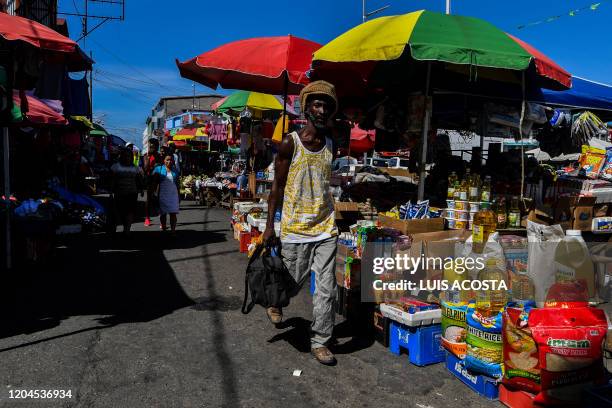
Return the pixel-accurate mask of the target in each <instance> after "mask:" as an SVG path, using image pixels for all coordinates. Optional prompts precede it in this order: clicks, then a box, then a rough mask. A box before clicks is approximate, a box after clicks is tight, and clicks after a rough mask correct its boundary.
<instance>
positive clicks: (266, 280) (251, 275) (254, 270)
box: [242, 244, 298, 314]
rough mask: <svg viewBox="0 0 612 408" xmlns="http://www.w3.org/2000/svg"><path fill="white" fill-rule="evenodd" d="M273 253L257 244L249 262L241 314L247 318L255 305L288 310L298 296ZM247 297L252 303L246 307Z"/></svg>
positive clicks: (291, 278) (278, 257) (283, 266)
mask: <svg viewBox="0 0 612 408" xmlns="http://www.w3.org/2000/svg"><path fill="white" fill-rule="evenodd" d="M274 249H275V248H266V247H265V246H264V245H263V244H259V245H257V248H255V252H253V255H252V256H251V259H249V264H248V266H247V269H246V276H245V278H244V301H243V303H242V313H244V314H248V313H249V312H250V311H251V310H252V309H253V306H255V305H261V306H263V307H265V308H269V307H286V306H289V300H290V299H291V297H293V296H295V294H296V292H297V289H298V285H297V283H296V282H295V279H293V277H292V276H291V275H290V274H289V271H288V270H287V268H286V267H285V265H284V264H283V260H282V259H281V257H280V256H278V255H277V254H275V253H274ZM276 253H278V251H276ZM249 293H250V294H251V302H250V303H249V304H248V305H247V300H248V297H249Z"/></svg>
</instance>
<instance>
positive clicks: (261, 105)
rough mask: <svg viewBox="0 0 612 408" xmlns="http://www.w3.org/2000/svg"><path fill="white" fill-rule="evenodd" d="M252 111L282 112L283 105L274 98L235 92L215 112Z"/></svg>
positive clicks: (247, 92) (266, 95)
mask: <svg viewBox="0 0 612 408" xmlns="http://www.w3.org/2000/svg"><path fill="white" fill-rule="evenodd" d="M246 108H249V109H252V110H278V111H282V110H283V104H282V103H281V102H280V101H279V100H278V99H277V98H276V97H275V96H274V95H268V94H263V93H259V92H249V91H237V92H234V93H233V94H231V95H229V96H228V97H227V98H226V99H225V101H223V103H222V104H221V105H219V107H218V108H217V110H218V111H219V112H227V111H234V112H242V111H243V110H245V109H246Z"/></svg>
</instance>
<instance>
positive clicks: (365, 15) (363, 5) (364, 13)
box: [361, 0, 390, 23]
mask: <svg viewBox="0 0 612 408" xmlns="http://www.w3.org/2000/svg"><path fill="white" fill-rule="evenodd" d="M389 7H390V6H389V5H386V6H383V7H381V8H379V9H376V10H374V11H370V12H369V13H368V12H367V11H366V0H361V17H362V20H363V22H364V23H365V22H366V20H367V19H368V17H371V16H373V15H375V14H378V13H380V12H381V11H383V10H385V9H387V8H389Z"/></svg>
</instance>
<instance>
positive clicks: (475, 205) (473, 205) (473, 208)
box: [470, 201, 480, 212]
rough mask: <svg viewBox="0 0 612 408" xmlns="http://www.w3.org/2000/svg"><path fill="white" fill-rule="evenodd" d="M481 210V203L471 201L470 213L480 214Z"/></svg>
mask: <svg viewBox="0 0 612 408" xmlns="http://www.w3.org/2000/svg"><path fill="white" fill-rule="evenodd" d="M478 210H480V202H478V201H470V212H478Z"/></svg>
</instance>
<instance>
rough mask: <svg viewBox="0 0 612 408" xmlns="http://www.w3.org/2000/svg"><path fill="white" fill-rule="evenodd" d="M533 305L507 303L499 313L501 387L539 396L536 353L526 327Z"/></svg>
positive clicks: (529, 332) (534, 345)
mask: <svg viewBox="0 0 612 408" xmlns="http://www.w3.org/2000/svg"><path fill="white" fill-rule="evenodd" d="M534 306H535V304H534V303H527V304H524V305H519V304H513V303H509V304H508V307H506V310H504V313H503V342H504V345H503V350H504V378H503V382H504V384H506V385H508V386H509V387H511V388H513V389H519V390H522V391H527V392H531V393H533V394H536V393H538V392H540V364H539V360H538V349H537V346H536V342H535V340H534V339H533V336H532V334H531V328H530V327H529V314H530V312H531V309H532V308H533V307H534Z"/></svg>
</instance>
